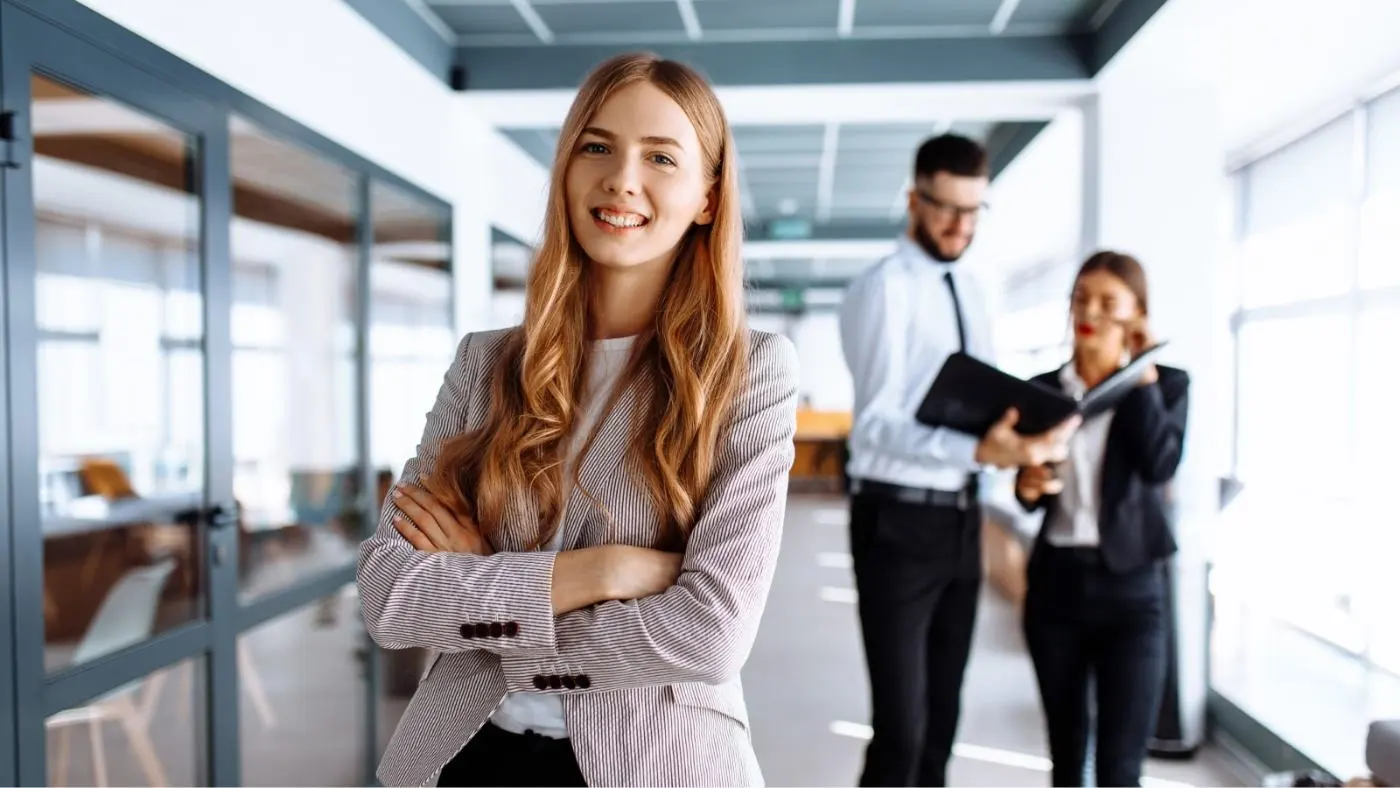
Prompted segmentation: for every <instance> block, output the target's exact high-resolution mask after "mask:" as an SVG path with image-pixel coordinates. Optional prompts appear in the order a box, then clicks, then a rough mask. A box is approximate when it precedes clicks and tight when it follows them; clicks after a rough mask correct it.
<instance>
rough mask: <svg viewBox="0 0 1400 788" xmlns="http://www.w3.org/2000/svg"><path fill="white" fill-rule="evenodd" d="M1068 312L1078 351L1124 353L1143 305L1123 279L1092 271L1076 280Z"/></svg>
mask: <svg viewBox="0 0 1400 788" xmlns="http://www.w3.org/2000/svg"><path fill="white" fill-rule="evenodd" d="M1069 314H1070V326H1071V327H1072V328H1073V329H1074V348H1075V350H1076V351H1088V352H1092V353H1095V354H1099V353H1102V354H1105V355H1121V354H1122V353H1123V352H1124V351H1125V350H1126V349H1127V348H1128V332H1129V330H1131V328H1132V325H1131V324H1132V323H1133V322H1134V321H1136V320H1137V319H1138V318H1140V317H1142V305H1141V304H1139V303H1138V299H1137V296H1136V295H1134V294H1133V291H1132V290H1131V289H1130V288H1129V287H1128V285H1127V284H1126V283H1124V282H1123V280H1122V279H1119V278H1118V277H1116V276H1114V275H1113V274H1111V273H1109V272H1108V271H1090V272H1088V273H1086V274H1083V275H1082V276H1080V277H1079V279H1078V280H1077V281H1076V282H1075V283H1074V294H1073V296H1071V298H1070V309H1069Z"/></svg>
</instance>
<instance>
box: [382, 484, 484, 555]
mask: <svg viewBox="0 0 1400 788" xmlns="http://www.w3.org/2000/svg"><path fill="white" fill-rule="evenodd" d="M393 495H394V504H395V505H396V506H398V507H399V510H400V511H402V512H403V514H401V515H398V516H396V517H394V527H395V528H397V529H398V531H399V533H400V534H402V535H403V538H405V539H407V540H408V543H409V544H411V545H413V546H414V548H416V549H418V550H421V551H423V552H425V553H474V554H476V555H491V554H492V553H493V552H495V551H494V550H492V549H491V544H490V543H489V542H487V541H486V539H485V538H484V537H483V536H482V535H481V529H479V528H478V527H477V525H476V521H475V520H473V519H472V518H471V517H469V516H466V515H455V514H453V513H452V512H451V511H450V510H449V509H448V508H447V507H446V506H444V505H442V503H441V502H440V501H438V499H437V498H434V497H433V495H432V493H429V492H428V491H427V490H425V489H423V488H422V487H419V486H418V485H416V484H400V485H398V486H396V487H395V488H394V492H393Z"/></svg>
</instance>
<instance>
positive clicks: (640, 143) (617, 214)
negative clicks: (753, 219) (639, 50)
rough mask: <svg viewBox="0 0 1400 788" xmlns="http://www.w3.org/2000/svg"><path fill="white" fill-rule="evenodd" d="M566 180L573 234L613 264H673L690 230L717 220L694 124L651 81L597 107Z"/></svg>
mask: <svg viewBox="0 0 1400 788" xmlns="http://www.w3.org/2000/svg"><path fill="white" fill-rule="evenodd" d="M564 186H565V199H566V200H567V203H568V210H569V223H570V225H571V227H572V228H573V233H574V239H575V240H577V241H578V244H579V246H581V247H582V248H583V251H584V253H585V254H587V255H588V258H589V259H590V260H592V261H593V263H594V264H596V265H600V266H604V267H606V268H609V269H614V270H626V269H636V268H639V267H652V266H666V267H669V266H670V264H671V263H672V261H673V260H674V258H675V253H676V249H677V247H678V246H679V245H680V242H681V239H682V238H683V237H684V236H685V233H686V232H687V231H688V230H689V229H690V228H691V227H692V226H693V225H695V224H708V223H709V222H710V221H711V220H712V218H713V216H712V212H711V206H710V183H709V178H708V177H707V176H706V172H705V167H704V153H703V151H702V150H701V148H700V140H699V138H698V137H697V136H696V132H695V127H694V125H692V124H691V122H690V118H688V117H686V114H685V111H684V110H682V109H681V107H680V105H679V104H677V103H676V102H675V101H674V100H672V99H671V97H670V96H668V95H666V94H665V93H664V92H663V91H661V89H659V88H657V87H656V86H655V85H652V84H651V83H649V82H637V83H634V84H631V85H628V86H627V87H625V88H622V89H621V90H619V91H617V92H616V93H614V94H613V95H612V96H611V97H610V98H609V99H608V100H607V102H606V103H604V104H603V106H602V107H600V108H599V109H598V111H597V112H596V113H594V115H593V117H592V118H591V119H590V120H589V122H588V126H587V127H586V128H585V129H584V131H583V135H582V136H581V137H580V138H579V142H578V146H577V147H576V148H575V149H574V151H573V153H572V158H571V159H570V160H569V164H568V169H567V170H566V171H565V175H564Z"/></svg>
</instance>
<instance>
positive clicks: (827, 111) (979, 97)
mask: <svg viewBox="0 0 1400 788" xmlns="http://www.w3.org/2000/svg"><path fill="white" fill-rule="evenodd" d="M1093 92H1094V83H1093V82H1092V81H1090V80H1087V79H1077V80H1062V81H1037V82H952V83H949V82H945V83H925V84H919V85H892V84H863V85H791V86H784V85H774V86H747V87H724V86H720V87H717V88H715V94H716V95H717V96H718V97H719V100H720V103H721V104H723V105H724V114H725V116H726V117H727V118H728V119H729V123H730V125H733V126H774V125H777V126H782V125H792V124H813V125H817V124H825V123H928V124H934V123H937V122H939V121H941V120H942V119H944V118H950V117H951V118H958V119H960V120H966V121H1003V120H1053V119H1054V118H1056V117H1058V116H1060V115H1061V114H1062V113H1064V112H1066V111H1076V112H1077V111H1078V108H1079V106H1080V102H1081V100H1082V99H1083V98H1085V97H1086V96H1089V95H1092V94H1093ZM577 94H578V88H577V87H576V86H575V87H569V88H558V89H553V90H520V91H480V92H478V91H475V90H468V91H467V92H466V93H463V94H462V100H463V101H464V102H465V103H466V105H467V106H468V107H469V108H470V109H471V111H472V112H473V113H474V114H475V115H476V116H477V117H479V118H481V119H482V120H483V121H484V122H486V123H489V124H491V125H493V126H496V127H499V128H557V127H558V126H559V123H560V121H562V120H563V118H564V117H565V116H566V115H567V114H568V112H569V106H570V105H571V104H572V103H573V101H574V97H575V96H576V95H577Z"/></svg>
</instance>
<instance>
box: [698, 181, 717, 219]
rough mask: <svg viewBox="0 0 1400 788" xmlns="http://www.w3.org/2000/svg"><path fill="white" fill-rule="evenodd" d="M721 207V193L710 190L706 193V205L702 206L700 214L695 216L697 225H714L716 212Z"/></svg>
mask: <svg viewBox="0 0 1400 788" xmlns="http://www.w3.org/2000/svg"><path fill="white" fill-rule="evenodd" d="M718 206H719V191H718V190H717V189H710V190H709V191H708V192H706V193H705V204H704V205H702V206H700V212H699V213H697V214H695V223H696V224H712V223H713V222H714V220H715V210H716V208H717V207H718Z"/></svg>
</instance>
